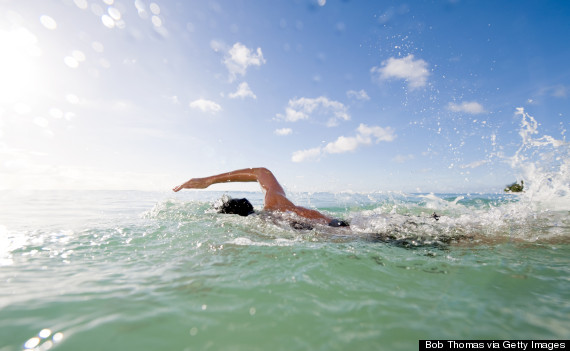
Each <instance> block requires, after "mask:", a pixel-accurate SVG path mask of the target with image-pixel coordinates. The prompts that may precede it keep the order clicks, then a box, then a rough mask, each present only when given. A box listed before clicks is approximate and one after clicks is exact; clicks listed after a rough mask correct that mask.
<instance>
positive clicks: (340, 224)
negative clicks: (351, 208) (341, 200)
mask: <svg viewBox="0 0 570 351" xmlns="http://www.w3.org/2000/svg"><path fill="white" fill-rule="evenodd" d="M329 226H330V227H350V224H348V222H345V221H342V220H340V219H336V218H335V219H333V220H332V221H330V223H329Z"/></svg>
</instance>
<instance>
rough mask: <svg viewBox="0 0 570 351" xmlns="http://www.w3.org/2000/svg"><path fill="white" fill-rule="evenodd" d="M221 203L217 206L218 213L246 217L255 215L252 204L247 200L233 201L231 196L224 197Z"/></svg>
mask: <svg viewBox="0 0 570 351" xmlns="http://www.w3.org/2000/svg"><path fill="white" fill-rule="evenodd" d="M220 202H221V203H219V204H216V205H215V208H216V210H217V211H218V213H225V214H237V215H240V216H244V217H245V216H249V215H250V214H252V213H254V211H253V206H252V205H251V202H249V201H248V200H247V199H245V198H243V199H232V198H231V197H229V196H224V197H223V198H222V199H221V201H220Z"/></svg>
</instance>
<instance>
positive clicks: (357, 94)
mask: <svg viewBox="0 0 570 351" xmlns="http://www.w3.org/2000/svg"><path fill="white" fill-rule="evenodd" d="M346 96H348V97H349V98H351V99H356V100H360V101H368V100H370V96H368V94H367V93H366V91H364V89H362V90H360V91H356V90H349V91H347V92H346Z"/></svg>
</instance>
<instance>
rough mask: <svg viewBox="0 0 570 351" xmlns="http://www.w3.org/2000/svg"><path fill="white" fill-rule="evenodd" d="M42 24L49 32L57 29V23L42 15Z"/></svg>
mask: <svg viewBox="0 0 570 351" xmlns="http://www.w3.org/2000/svg"><path fill="white" fill-rule="evenodd" d="M40 23H41V24H42V25H43V26H44V27H46V28H47V29H49V30H54V29H56V28H57V22H56V21H55V20H54V19H53V18H51V17H50V16H47V15H42V16H41V17H40Z"/></svg>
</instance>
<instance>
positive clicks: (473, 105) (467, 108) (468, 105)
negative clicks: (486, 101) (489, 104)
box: [447, 101, 485, 115]
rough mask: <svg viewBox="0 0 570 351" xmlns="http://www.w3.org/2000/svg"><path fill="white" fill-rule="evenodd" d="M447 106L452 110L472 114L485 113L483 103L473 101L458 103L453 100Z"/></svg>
mask: <svg viewBox="0 0 570 351" xmlns="http://www.w3.org/2000/svg"><path fill="white" fill-rule="evenodd" d="M447 108H448V109H449V110H451V111H453V112H464V113H469V114H472V115H478V114H481V113H485V109H484V108H483V105H481V104H480V103H478V102H475V101H469V102H468V101H464V102H462V103H460V104H456V103H454V102H450V103H449V104H448V105H447Z"/></svg>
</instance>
